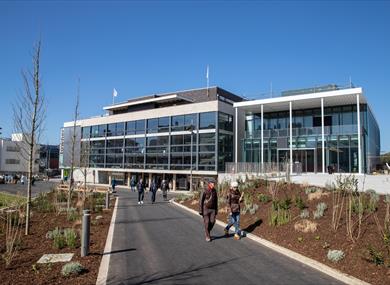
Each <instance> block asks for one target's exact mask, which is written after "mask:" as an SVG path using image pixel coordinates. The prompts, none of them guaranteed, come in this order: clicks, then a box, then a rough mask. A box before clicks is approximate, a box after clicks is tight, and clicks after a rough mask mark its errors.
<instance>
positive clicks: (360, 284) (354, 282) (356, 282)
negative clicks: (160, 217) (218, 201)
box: [99, 200, 370, 285]
mask: <svg viewBox="0 0 390 285" xmlns="http://www.w3.org/2000/svg"><path fill="white" fill-rule="evenodd" d="M170 202H171V203H172V204H173V205H176V206H178V207H180V208H182V209H184V210H186V211H188V212H190V213H192V214H194V215H196V216H199V213H198V212H196V211H195V210H193V209H190V208H188V207H186V206H184V205H182V204H180V203H177V202H175V201H173V200H170ZM216 224H217V225H219V226H221V227H225V226H226V223H224V222H222V221H220V220H218V219H217V220H216ZM246 237H247V238H249V239H250V240H253V241H255V242H257V243H259V244H261V245H263V246H265V247H267V248H269V249H272V250H274V251H276V252H278V253H280V254H283V255H285V256H287V257H289V258H291V259H294V260H296V261H299V262H301V263H302V264H304V265H306V266H309V267H311V268H313V269H316V270H318V271H320V272H322V273H324V274H327V275H329V276H331V277H333V278H334V279H337V280H339V281H341V282H344V283H346V284H351V285H370V283H367V282H365V281H362V280H360V279H358V278H356V277H353V276H351V275H349V274H346V273H343V272H341V271H339V270H336V269H334V268H331V267H329V266H327V265H325V264H323V263H321V262H318V261H316V260H314V259H311V258H309V257H306V256H304V255H301V254H299V253H297V252H295V251H292V250H289V249H287V248H285V247H282V246H280V245H277V244H275V243H273V242H270V241H268V240H266V239H263V238H260V237H258V236H256V235H254V234H251V233H247V234H246ZM99 273H100V272H99Z"/></svg>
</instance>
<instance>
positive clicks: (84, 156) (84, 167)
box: [79, 140, 91, 199]
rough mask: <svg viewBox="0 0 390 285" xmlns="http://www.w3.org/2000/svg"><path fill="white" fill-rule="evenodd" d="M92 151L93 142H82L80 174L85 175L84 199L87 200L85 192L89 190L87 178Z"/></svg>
mask: <svg viewBox="0 0 390 285" xmlns="http://www.w3.org/2000/svg"><path fill="white" fill-rule="evenodd" d="M90 150H91V142H90V140H88V141H83V142H81V148H80V168H79V170H80V172H81V174H82V175H83V178H84V186H83V188H84V195H83V198H84V199H85V192H86V190H87V177H88V170H89V153H90Z"/></svg>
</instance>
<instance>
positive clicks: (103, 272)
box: [96, 197, 119, 285]
mask: <svg viewBox="0 0 390 285" xmlns="http://www.w3.org/2000/svg"><path fill="white" fill-rule="evenodd" d="M118 200H119V198H118V197H116V200H115V206H114V211H113V213H112V217H111V223H110V228H109V229H108V234H107V239H106V245H105V246H104V252H103V256H102V260H101V261H100V266H99V273H98V277H97V280H96V285H104V284H106V283H107V276H108V267H109V265H110V256H111V254H110V252H111V248H112V241H113V237H114V228H115V220H116V210H117V209H118Z"/></svg>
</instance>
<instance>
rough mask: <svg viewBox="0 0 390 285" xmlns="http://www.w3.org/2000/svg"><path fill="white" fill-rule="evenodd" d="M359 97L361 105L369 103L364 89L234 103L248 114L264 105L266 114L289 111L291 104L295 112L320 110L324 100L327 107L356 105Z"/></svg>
mask: <svg viewBox="0 0 390 285" xmlns="http://www.w3.org/2000/svg"><path fill="white" fill-rule="evenodd" d="M357 95H359V101H360V103H363V104H365V103H367V100H366V98H365V97H364V96H363V89H362V88H361V87H359V88H348V89H342V90H334V91H327V92H319V93H310V94H301V95H294V96H284V97H275V98H267V99H260V100H252V101H244V102H237V103H234V105H233V106H234V107H235V108H239V110H243V111H245V112H247V113H251V112H252V113H259V112H260V108H261V105H263V110H264V112H278V111H288V110H289V104H290V102H292V108H293V109H295V110H296V109H310V108H318V107H321V99H322V98H323V99H324V106H325V107H330V106H343V105H352V104H356V98H357Z"/></svg>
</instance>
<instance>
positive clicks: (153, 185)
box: [150, 182, 158, 193]
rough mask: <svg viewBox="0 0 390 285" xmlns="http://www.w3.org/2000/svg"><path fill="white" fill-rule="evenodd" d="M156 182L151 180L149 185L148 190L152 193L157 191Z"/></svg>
mask: <svg viewBox="0 0 390 285" xmlns="http://www.w3.org/2000/svg"><path fill="white" fill-rule="evenodd" d="M157 189H158V187H157V183H156V182H152V185H150V191H152V192H153V193H156V192H157Z"/></svg>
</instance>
